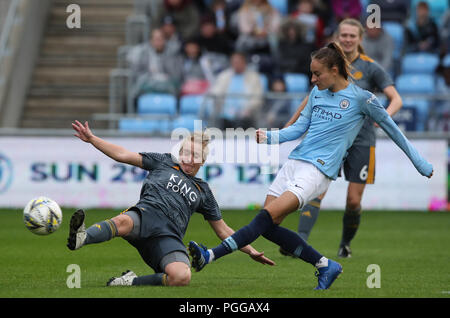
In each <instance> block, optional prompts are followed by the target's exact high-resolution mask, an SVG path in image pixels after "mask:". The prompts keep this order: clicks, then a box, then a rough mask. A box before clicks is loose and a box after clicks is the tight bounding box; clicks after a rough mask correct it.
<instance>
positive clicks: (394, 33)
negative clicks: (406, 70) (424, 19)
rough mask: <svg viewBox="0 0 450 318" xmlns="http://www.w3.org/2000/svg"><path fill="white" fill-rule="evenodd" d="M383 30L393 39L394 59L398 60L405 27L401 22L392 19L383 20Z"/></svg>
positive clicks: (403, 40)
mask: <svg viewBox="0 0 450 318" xmlns="http://www.w3.org/2000/svg"><path fill="white" fill-rule="evenodd" d="M382 26H383V29H384V31H385V32H386V33H387V34H389V35H390V36H391V37H392V39H393V40H394V53H393V56H394V59H396V60H398V59H399V58H400V56H401V55H402V51H403V45H404V43H405V29H404V27H403V25H402V24H400V23H398V22H394V21H385V22H383V25H382Z"/></svg>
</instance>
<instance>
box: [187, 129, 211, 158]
mask: <svg viewBox="0 0 450 318" xmlns="http://www.w3.org/2000/svg"><path fill="white" fill-rule="evenodd" d="M188 141H189V142H191V143H193V144H200V143H201V145H202V160H203V162H205V161H206V158H207V157H208V154H209V143H210V141H211V136H210V134H209V132H208V129H205V130H203V131H198V130H196V131H194V132H191V133H190V134H189V135H187V136H185V137H184V138H183V141H182V142H181V147H180V152H181V150H182V149H183V147H184V146H185V144H186V143H187V142H188ZM194 148H195V146H194Z"/></svg>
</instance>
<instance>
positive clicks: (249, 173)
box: [0, 136, 450, 211]
mask: <svg viewBox="0 0 450 318" xmlns="http://www.w3.org/2000/svg"><path fill="white" fill-rule="evenodd" d="M106 139H107V140H109V141H111V142H113V143H116V144H120V145H122V146H124V147H125V148H127V149H130V150H132V151H136V152H139V151H148V152H172V153H177V145H178V140H172V139H170V138H144V137H138V138H120V137H111V138H106ZM412 143H413V144H414V145H415V146H416V147H417V149H418V150H419V152H420V153H421V154H423V155H424V156H425V157H426V158H427V159H428V160H429V161H430V162H432V163H433V165H434V176H433V178H431V179H427V178H425V177H423V176H421V175H420V174H419V173H418V172H417V171H416V170H415V168H414V167H413V165H412V164H411V162H410V161H409V160H408V158H407V157H406V155H405V154H403V153H402V152H401V150H400V149H399V148H398V147H397V146H396V145H395V144H394V143H393V142H392V141H391V140H389V139H381V140H378V141H377V148H376V156H377V161H376V182H375V184H374V185H369V186H368V189H367V191H366V192H365V194H364V198H363V206H364V207H365V209H374V210H421V211H426V210H428V209H430V208H431V209H434V210H439V209H445V208H446V207H445V206H446V204H447V196H448V185H447V180H448V170H447V169H448V165H449V163H450V161H448V160H449V159H450V156H449V154H450V151H449V148H448V144H447V140H435V139H434V140H431V139H430V140H428V139H421V140H413V141H412ZM297 144H298V141H293V142H289V143H285V144H282V145H281V146H280V147H279V148H271V149H269V148H268V147H272V146H267V148H264V147H263V146H262V145H257V144H256V143H255V142H254V141H253V140H252V139H242V140H236V139H231V138H229V139H225V141H224V142H222V140H214V141H213V142H212V144H211V146H210V147H211V153H210V156H209V158H208V161H207V162H206V164H205V166H204V167H202V169H201V170H200V171H199V174H198V176H199V177H201V178H203V179H204V180H206V181H208V182H209V184H210V186H211V188H212V190H213V192H214V194H215V195H216V198H217V201H218V203H219V205H220V206H221V208H224V209H245V208H252V207H255V206H258V205H260V204H262V203H263V202H264V198H265V194H266V192H267V189H268V187H269V185H270V183H271V182H272V180H273V179H274V177H275V174H276V169H277V167H279V166H280V165H281V164H283V162H285V160H286V159H287V156H288V154H289V152H290V150H291V149H293V147H295V146H296V145H297ZM255 153H257V155H256V156H253V154H255ZM263 157H264V158H263ZM262 159H263V160H262ZM258 162H265V164H260V163H258ZM145 175H146V172H145V171H142V170H141V169H138V168H135V167H131V166H127V165H124V164H120V163H117V162H115V161H113V160H111V159H109V158H108V157H106V156H104V155H103V154H101V153H100V152H99V151H97V150H95V149H94V148H93V147H91V146H90V145H88V144H86V143H83V142H80V141H79V140H77V139H76V138H74V137H14V136H11V137H2V138H0V207H13V208H23V206H24V205H25V204H26V203H27V202H28V201H29V200H30V199H32V198H33V197H36V196H40V195H44V196H48V197H50V198H52V199H54V200H56V201H57V202H58V203H59V204H60V205H61V206H64V207H84V208H93V207H98V208H106V207H108V208H117V209H118V210H120V209H122V208H126V207H129V206H131V205H133V204H135V203H136V202H137V200H138V199H139V193H140V187H141V184H142V180H143V178H145ZM346 190H347V183H346V182H345V181H344V180H343V178H338V180H336V181H335V182H333V183H332V184H331V186H330V188H329V191H328V193H327V196H326V197H325V199H324V201H323V204H322V206H323V208H324V209H338V210H342V209H343V208H344V206H345V198H346ZM443 202H444V205H442V203H443ZM443 206H444V207H443Z"/></svg>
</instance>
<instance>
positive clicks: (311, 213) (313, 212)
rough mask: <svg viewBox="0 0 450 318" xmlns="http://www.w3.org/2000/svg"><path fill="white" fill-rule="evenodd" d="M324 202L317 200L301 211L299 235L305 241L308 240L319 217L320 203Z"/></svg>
mask: <svg viewBox="0 0 450 318" xmlns="http://www.w3.org/2000/svg"><path fill="white" fill-rule="evenodd" d="M321 201H322V200H320V199H318V198H316V199H314V200H312V201H310V202H308V204H306V205H305V206H304V207H303V209H302V210H301V211H300V221H299V223H298V234H299V235H300V237H301V238H302V239H304V240H305V241H307V240H308V237H309V234H310V233H311V230H312V228H313V226H314V224H315V223H316V220H317V217H318V216H319V211H320V203H321Z"/></svg>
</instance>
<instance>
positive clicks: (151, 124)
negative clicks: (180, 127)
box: [119, 118, 172, 133]
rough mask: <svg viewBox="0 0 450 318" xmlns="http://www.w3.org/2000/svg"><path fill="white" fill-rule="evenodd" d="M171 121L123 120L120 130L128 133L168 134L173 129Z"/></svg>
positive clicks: (120, 121)
mask: <svg viewBox="0 0 450 318" xmlns="http://www.w3.org/2000/svg"><path fill="white" fill-rule="evenodd" d="M171 126H172V125H171V123H170V121H169V120H155V119H141V118H122V119H120V120H119V130H120V131H126V132H149V133H167V132H169V131H170V129H171Z"/></svg>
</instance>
